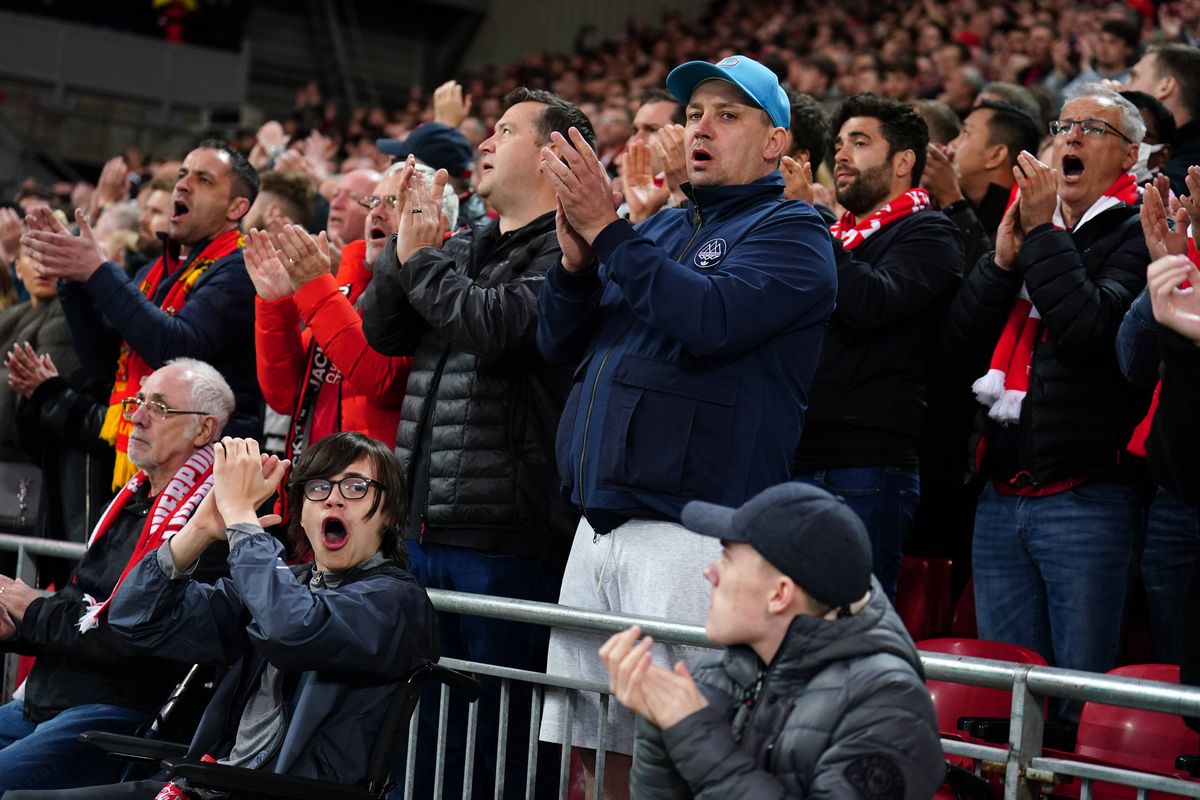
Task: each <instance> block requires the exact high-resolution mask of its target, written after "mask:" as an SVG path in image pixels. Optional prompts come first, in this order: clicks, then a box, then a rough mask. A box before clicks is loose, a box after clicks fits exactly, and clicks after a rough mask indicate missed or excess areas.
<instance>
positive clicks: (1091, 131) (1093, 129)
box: [1050, 119, 1133, 144]
mask: <svg viewBox="0 0 1200 800" xmlns="http://www.w3.org/2000/svg"><path fill="white" fill-rule="evenodd" d="M1076 125H1078V126H1079V130H1081V131H1083V135H1084V136H1103V135H1104V134H1106V133H1111V134H1112V135H1113V136H1120V137H1121V138H1122V139H1124V140H1125V141H1127V142H1129V143H1130V144H1133V139H1130V138H1129V137H1128V136H1126V135H1125V134H1123V133H1121V132H1120V131H1119V130H1117V129H1116V127H1114V126H1112V125H1109V124H1108V123H1107V122H1105V121H1104V120H1102V119H1056V120H1051V122H1050V133H1052V134H1054V135H1055V136H1069V135H1070V133H1071V131H1072V129H1074V127H1075V126H1076Z"/></svg>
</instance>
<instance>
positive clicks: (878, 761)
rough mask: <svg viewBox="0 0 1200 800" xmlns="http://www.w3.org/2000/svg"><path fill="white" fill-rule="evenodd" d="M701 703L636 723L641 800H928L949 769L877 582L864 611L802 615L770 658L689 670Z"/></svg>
mask: <svg viewBox="0 0 1200 800" xmlns="http://www.w3.org/2000/svg"><path fill="white" fill-rule="evenodd" d="M694 675H695V678H696V681H697V682H698V683H699V684H700V687H701V689H702V690H703V691H704V693H705V695H706V697H707V699H708V703H709V705H708V707H707V708H704V709H702V710H700V711H697V712H696V713H694V714H692V715H691V716H689V717H687V718H686V719H684V720H682V721H681V722H679V723H677V724H676V725H673V726H671V727H670V728H668V729H666V730H665V731H664V730H659V729H658V728H656V727H654V726H653V725H652V724H650V723H649V722H647V721H646V720H644V719H641V718H639V719H638V723H637V725H638V727H637V740H636V744H635V745H634V755H633V759H634V763H633V771H632V773H631V775H630V788H631V789H632V795H633V796H634V797H637V798H639V800H667V799H668V798H670V799H671V800H674V799H675V798H686V797H696V798H704V800H716V798H730V800H745V798H754V800H772V799H773V798H811V799H812V800H816V798H822V799H823V800H824V799H827V800H855V799H856V798H858V799H861V800H868V799H869V798H884V797H886V798H889V799H893V798H894V800H918V798H919V799H920V800H928V798H930V797H932V796H933V793H934V790H935V789H936V788H937V787H938V786H939V785H940V784H941V782H942V776H943V772H944V761H943V755H942V747H941V744H940V742H939V740H938V732H937V720H936V717H935V716H934V711H933V703H932V701H931V700H930V698H929V692H928V691H927V690H926V688H925V683H924V672H923V671H922V669H921V662H920V659H919V658H918V656H917V652H916V649H915V647H914V646H913V642H912V639H911V638H909V635H908V633H907V632H906V631H905V629H904V624H903V623H902V622H901V621H900V618H899V617H898V616H897V615H896V612H895V611H894V610H893V609H892V606H891V604H890V603H889V602H888V601H887V598H886V596H885V595H884V594H883V591H882V589H880V587H879V584H878V582H876V581H874V580H872V594H871V599H870V600H869V601H868V603H867V605H866V606H865V607H864V608H863V609H862V610H861V611H859V612H858V613H857V614H855V615H854V616H851V617H845V618H842V619H836V620H826V619H823V618H819V617H810V616H800V617H796V619H795V620H793V621H792V624H791V627H790V628H789V629H788V632H787V636H786V637H785V638H784V641H783V644H782V646H781V647H780V649H779V652H778V653H777V654H776V656H775V658H774V660H773V661H772V662H771V663H770V664H769V665H765V666H764V665H763V663H762V661H760V660H759V658H758V656H757V655H755V653H754V651H752V650H751V649H750V648H748V647H745V646H737V647H732V648H730V649H729V650H728V651H727V652H726V653H725V655H724V657H723V658H722V659H721V660H720V661H713V662H708V663H706V664H702V665H701V666H699V667H698V668H696V670H695V671H694Z"/></svg>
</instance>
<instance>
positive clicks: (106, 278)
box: [83, 261, 129, 301]
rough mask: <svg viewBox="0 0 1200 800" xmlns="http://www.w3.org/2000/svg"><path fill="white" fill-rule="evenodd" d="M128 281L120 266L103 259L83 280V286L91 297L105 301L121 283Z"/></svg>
mask: <svg viewBox="0 0 1200 800" xmlns="http://www.w3.org/2000/svg"><path fill="white" fill-rule="evenodd" d="M128 282H129V278H128V277H127V276H126V275H125V272H124V271H123V270H122V269H121V268H120V267H118V266H117V265H116V264H114V263H113V262H111V261H105V262H104V263H103V264H101V265H100V266H99V268H98V269H97V270H96V271H95V272H93V273H92V276H91V277H90V278H88V279H87V280H86V281H84V283H83V286H84V287H85V288H86V289H87V292H88V294H89V295H91V296H92V297H94V298H96V299H97V300H101V301H106V300H108V298H110V297H112V295H113V293H114V292H116V291H117V289H118V288H119V287H120V286H121V285H122V284H125V283H128Z"/></svg>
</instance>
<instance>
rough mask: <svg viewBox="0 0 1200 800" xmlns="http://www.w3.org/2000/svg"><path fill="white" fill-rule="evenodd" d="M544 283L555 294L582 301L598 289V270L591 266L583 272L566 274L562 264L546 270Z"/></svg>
mask: <svg viewBox="0 0 1200 800" xmlns="http://www.w3.org/2000/svg"><path fill="white" fill-rule="evenodd" d="M546 282H547V283H549V284H550V288H551V289H553V290H554V292H555V293H556V294H560V295H562V296H564V297H568V298H571V299H574V300H584V299H586V298H588V297H591V296H592V295H593V294H595V293H596V292H597V291H599V289H600V270H598V269H597V268H596V266H595V265H592V266H591V267H589V268H588V269H585V270H584V271H583V272H567V271H566V270H565V269H563V267H562V264H554V265H552V266H551V267H550V269H548V270H546Z"/></svg>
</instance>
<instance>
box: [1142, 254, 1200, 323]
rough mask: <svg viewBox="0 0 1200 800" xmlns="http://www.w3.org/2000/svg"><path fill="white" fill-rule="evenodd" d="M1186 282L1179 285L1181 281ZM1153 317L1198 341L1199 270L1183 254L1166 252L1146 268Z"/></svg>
mask: <svg viewBox="0 0 1200 800" xmlns="http://www.w3.org/2000/svg"><path fill="white" fill-rule="evenodd" d="M1185 281H1186V282H1187V283H1188V284H1190V285H1189V286H1188V287H1187V288H1186V289H1183V288H1180V287H1181V286H1182V285H1183V283H1184V282H1185ZM1146 286H1147V288H1148V289H1149V293H1150V305H1151V308H1153V309H1154V319H1155V320H1157V321H1158V324H1160V325H1162V326H1163V327H1164V328H1170V329H1171V330H1173V331H1175V332H1176V333H1178V334H1179V335H1180V336H1183V337H1184V338H1187V339H1190V340H1191V341H1193V342H1195V343H1196V344H1198V345H1200V271H1198V270H1197V269H1196V265H1195V264H1193V263H1192V262H1191V261H1190V260H1189V259H1188V258H1187V256H1180V255H1169V256H1165V257H1163V258H1160V259H1158V260H1156V261H1153V262H1151V263H1150V266H1149V267H1147V268H1146Z"/></svg>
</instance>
